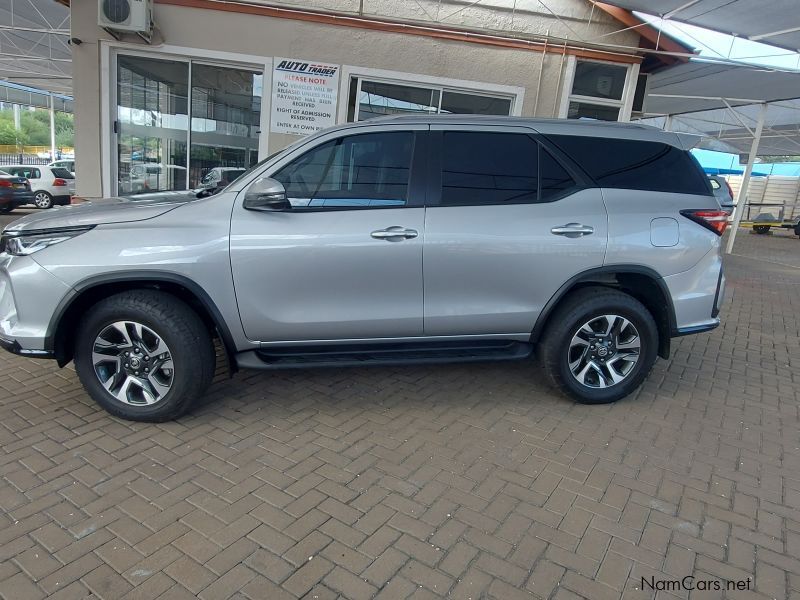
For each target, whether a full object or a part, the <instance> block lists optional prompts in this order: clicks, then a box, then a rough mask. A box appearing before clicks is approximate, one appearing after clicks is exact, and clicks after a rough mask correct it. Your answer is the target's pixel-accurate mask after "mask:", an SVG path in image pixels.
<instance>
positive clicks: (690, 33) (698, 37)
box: [636, 12, 800, 175]
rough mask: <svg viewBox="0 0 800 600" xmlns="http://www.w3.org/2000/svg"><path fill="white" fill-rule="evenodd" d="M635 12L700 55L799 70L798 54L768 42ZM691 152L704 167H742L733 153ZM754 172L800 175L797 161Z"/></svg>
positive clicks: (761, 166)
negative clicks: (737, 36) (755, 40)
mask: <svg viewBox="0 0 800 600" xmlns="http://www.w3.org/2000/svg"><path fill="white" fill-rule="evenodd" d="M636 15H637V16H638V17H640V18H641V19H643V20H645V21H647V22H649V23H651V24H652V25H653V26H654V27H661V28H662V31H664V32H665V33H668V34H669V35H671V36H673V37H675V38H677V39H679V40H681V41H682V42H685V43H686V44H688V45H690V46H692V47H694V48H696V49H697V50H698V51H699V54H700V56H701V57H703V58H709V59H730V60H736V61H740V62H744V63H749V64H754V65H766V66H770V67H776V68H779V69H788V70H800V53H797V52H792V51H790V50H784V49H783V48H776V47H774V46H770V45H769V44H762V43H760V42H751V41H750V40H746V39H742V38H735V37H733V36H731V35H728V34H725V33H718V32H716V31H710V30H708V29H703V28H701V27H695V26H694V25H687V24H686V23H678V22H675V21H669V20H668V21H664V20H663V19H661V18H660V17H654V16H650V15H646V14H644V13H638V12H637V13H636ZM692 153H693V154H694V155H695V156H696V157H697V160H698V161H699V162H700V164H701V165H702V166H703V167H714V168H723V169H740V168H741V169H743V168H744V165H741V164H740V163H739V156H738V155H736V154H728V153H726V152H712V151H710V150H693V151H692ZM754 171H756V172H761V173H767V174H773V175H800V163H775V164H771V163H766V164H765V163H761V164H757V165H756V167H755V169H754Z"/></svg>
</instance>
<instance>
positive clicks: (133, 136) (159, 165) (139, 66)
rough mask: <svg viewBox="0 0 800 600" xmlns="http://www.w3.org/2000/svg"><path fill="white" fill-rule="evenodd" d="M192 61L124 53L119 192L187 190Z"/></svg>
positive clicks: (120, 77)
mask: <svg viewBox="0 0 800 600" xmlns="http://www.w3.org/2000/svg"><path fill="white" fill-rule="evenodd" d="M188 89H189V63H188V62H181V61H176V60H161V59H154V58H143V57H140V56H119V57H118V60H117V122H116V131H117V193H119V194H125V195H127V194H139V193H143V192H152V191H162V190H183V189H186V184H187V174H188V170H187V166H188V165H187V162H186V132H187V129H188V125H189V114H188V106H187V98H188V93H187V92H188Z"/></svg>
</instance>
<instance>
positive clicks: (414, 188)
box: [240, 121, 429, 214]
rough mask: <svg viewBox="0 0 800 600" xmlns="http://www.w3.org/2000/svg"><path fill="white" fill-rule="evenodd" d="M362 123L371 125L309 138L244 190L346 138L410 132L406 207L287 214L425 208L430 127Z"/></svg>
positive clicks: (342, 208) (253, 176) (252, 178)
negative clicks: (410, 143)
mask: <svg viewBox="0 0 800 600" xmlns="http://www.w3.org/2000/svg"><path fill="white" fill-rule="evenodd" d="M363 123H369V121H361V124H359V123H353V124H352V127H347V128H344V129H337V130H334V131H328V132H326V133H324V134H321V135H314V136H310V137H309V138H307V139H306V141H305V143H302V144H299V145H298V146H297V147H296V148H295V149H294V150H293V151H292V152H289V153H287V154H286V155H285V156H281V157H280V159H279V160H277V161H276V162H274V163H271V164H270V165H269V166H265V168H264V169H263V170H262V171H261V172H260V173H259V174H251V175H250V176H248V179H249V181H248V182H247V183H246V184H245V186H244V188H243V189H245V190H246V187H249V186H250V185H252V183H253V182H254V181H256V180H258V179H259V178H261V177H273V176H274V175H275V174H276V173H278V171H280V170H281V169H283V168H284V167H285V166H287V165H289V164H290V163H292V162H293V161H295V160H298V159H300V158H302V157H303V156H304V155H306V154H307V153H309V152H311V151H313V150H315V149H317V148H318V147H320V146H323V145H324V144H327V143H329V142H332V141H336V140H339V139H343V138H346V137H352V136H357V135H366V134H374V133H392V132H397V133H411V134H413V135H414V142H413V148H412V151H411V164H410V165H409V174H408V188H407V190H408V191H407V199H406V203H405V204H404V205H402V206H397V205H394V206H392V205H383V206H382V205H376V206H312V207H305V206H296V207H292V209H291V210H289V211H286V213H287V214H305V213H315V212H341V211H353V210H403V209H407V208H422V207H424V206H425V194H426V188H425V179H426V167H425V161H426V160H427V157H428V154H429V151H428V144H429V140H428V138H429V136H428V125H412V124H409V125H397V126H387V125H363ZM243 183H244V182H243ZM240 196H241V197H242V198H244V194H240Z"/></svg>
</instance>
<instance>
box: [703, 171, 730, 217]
mask: <svg viewBox="0 0 800 600" xmlns="http://www.w3.org/2000/svg"><path fill="white" fill-rule="evenodd" d="M708 181H709V183H711V189H712V190H714V197H715V198H716V199H717V202H719V207H720V208H721V209H722V210H724V211H725V212H726V213H728V214H729V215H731V214H733V208H734V203H733V190H732V189H731V185H730V184H729V183H728V180H727V179H725V178H724V177H721V176H719V175H709V176H708Z"/></svg>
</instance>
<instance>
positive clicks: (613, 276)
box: [531, 265, 677, 358]
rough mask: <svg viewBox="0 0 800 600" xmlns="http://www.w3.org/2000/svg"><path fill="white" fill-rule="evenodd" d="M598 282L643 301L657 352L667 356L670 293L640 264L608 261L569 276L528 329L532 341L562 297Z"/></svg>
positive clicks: (671, 315)
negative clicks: (655, 335) (650, 317)
mask: <svg viewBox="0 0 800 600" xmlns="http://www.w3.org/2000/svg"><path fill="white" fill-rule="evenodd" d="M597 285H600V286H605V287H610V288H613V289H618V290H620V291H623V292H625V293H626V294H629V295H631V296H633V297H634V298H636V299H637V300H638V301H639V302H641V303H642V304H644V306H645V307H646V308H647V310H649V311H650V313H651V314H652V315H653V318H654V319H655V321H656V326H657V327H658V338H659V341H658V355H659V356H660V357H661V358H669V353H670V341H671V338H672V337H673V336H674V335H675V332H676V331H677V325H676V320H675V307H674V305H673V303H672V296H671V295H670V293H669V289H668V288H667V284H666V282H665V281H664V278H663V277H661V276H660V275H659V274H658V273H657V272H656V271H654V270H653V269H650V268H648V267H643V266H640V265H608V266H605V267H597V268H595V269H589V270H587V271H583V272H581V273H578V274H577V275H575V276H573V277H571V278H570V279H569V280H568V281H567V282H566V283H564V284H563V285H562V286H561V287H560V288H559V289H558V291H557V292H556V293H555V294H554V295H553V297H552V298H550V300H549V301H548V302H547V304H545V306H544V308H543V309H542V312H541V313H540V314H539V317H538V319H537V320H536V324H535V325H534V328H533V332H532V333H531V343H534V344H535V343H537V342H538V341H539V339H540V338H541V336H542V333H543V332H544V330H545V328H546V327H547V323H548V321H549V319H550V317H551V316H552V314H553V312H554V310H555V309H556V308H557V307H558V305H559V304H560V303H561V301H562V300H563V299H564V298H566V297H567V296H568V295H569V294H571V293H573V292H575V291H576V290H578V289H581V288H584V287H587V286H597Z"/></svg>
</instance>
